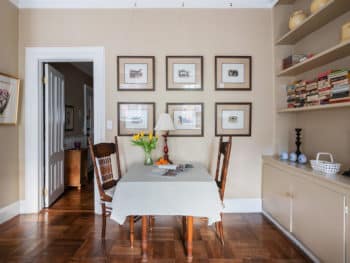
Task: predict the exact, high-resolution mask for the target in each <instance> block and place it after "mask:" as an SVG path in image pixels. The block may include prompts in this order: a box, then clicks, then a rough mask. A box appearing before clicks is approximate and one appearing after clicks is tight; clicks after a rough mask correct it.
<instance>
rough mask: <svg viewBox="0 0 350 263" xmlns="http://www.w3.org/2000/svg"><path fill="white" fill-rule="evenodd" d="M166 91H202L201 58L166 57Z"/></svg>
mask: <svg viewBox="0 0 350 263" xmlns="http://www.w3.org/2000/svg"><path fill="white" fill-rule="evenodd" d="M166 89H167V90H203V57H202V56H167V57H166Z"/></svg>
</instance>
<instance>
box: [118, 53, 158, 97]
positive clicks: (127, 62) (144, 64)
mask: <svg viewBox="0 0 350 263" xmlns="http://www.w3.org/2000/svg"><path fill="white" fill-rule="evenodd" d="M117 86H118V88H117V89H118V91H154V90H155V57H154V56H118V57H117Z"/></svg>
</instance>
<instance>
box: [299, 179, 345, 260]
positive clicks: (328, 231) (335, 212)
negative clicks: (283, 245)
mask: <svg viewBox="0 0 350 263" xmlns="http://www.w3.org/2000/svg"><path fill="white" fill-rule="evenodd" d="M292 232H293V234H294V235H295V237H296V238H297V239H298V240H299V241H301V242H302V243H303V244H304V245H306V246H307V247H308V248H309V249H310V250H311V251H312V252H313V253H314V254H315V255H316V256H317V257H318V258H320V259H321V261H322V262H332V263H337V262H345V196H344V195H343V194H341V193H337V192H335V191H332V190H330V189H328V188H326V187H324V186H322V185H318V184H317V183H315V182H313V181H309V180H306V179H303V178H297V177H294V178H293V213H292Z"/></svg>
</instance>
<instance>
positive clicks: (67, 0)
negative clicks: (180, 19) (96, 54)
mask: <svg viewBox="0 0 350 263" xmlns="http://www.w3.org/2000/svg"><path fill="white" fill-rule="evenodd" d="M11 2H12V3H14V4H15V5H16V6H17V7H18V8H271V7H273V5H274V4H275V0H201V1H198V0H166V1H165V0H123V1H116V0H11Z"/></svg>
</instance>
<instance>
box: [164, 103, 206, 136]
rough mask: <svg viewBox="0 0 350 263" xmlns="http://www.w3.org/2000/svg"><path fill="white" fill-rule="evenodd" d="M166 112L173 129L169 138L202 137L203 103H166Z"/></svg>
mask: <svg viewBox="0 0 350 263" xmlns="http://www.w3.org/2000/svg"><path fill="white" fill-rule="evenodd" d="M166 111H167V113H169V115H170V117H171V118H172V120H173V122H174V127H175V131H170V132H169V136H179V137H185V136H188V137H190V136H197V137H202V136H203V131H204V118H203V116H204V105H203V103H167V104H166Z"/></svg>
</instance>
